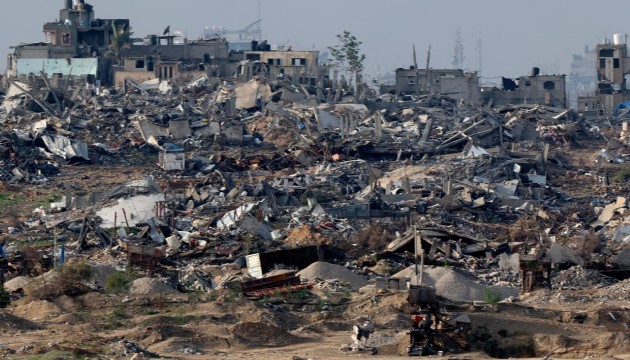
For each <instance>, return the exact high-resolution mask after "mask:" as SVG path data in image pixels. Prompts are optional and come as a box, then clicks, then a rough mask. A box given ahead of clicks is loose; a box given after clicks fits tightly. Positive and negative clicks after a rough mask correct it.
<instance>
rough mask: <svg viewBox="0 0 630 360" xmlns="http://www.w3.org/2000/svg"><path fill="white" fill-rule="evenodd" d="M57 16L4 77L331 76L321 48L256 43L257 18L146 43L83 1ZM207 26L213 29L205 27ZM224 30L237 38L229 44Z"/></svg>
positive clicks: (309, 79)
mask: <svg viewBox="0 0 630 360" xmlns="http://www.w3.org/2000/svg"><path fill="white" fill-rule="evenodd" d="M63 6H64V7H63V9H62V10H61V11H60V16H59V20H58V21H56V22H50V23H46V24H44V28H43V29H44V35H45V39H46V41H45V42H40V43H32V44H26V45H18V46H16V47H15V48H14V49H15V51H14V52H13V53H12V54H10V55H9V56H8V70H7V78H8V79H20V80H21V81H22V82H25V83H30V82H32V81H31V80H33V79H34V78H35V77H39V76H40V73H41V72H43V73H44V74H46V75H47V77H49V78H52V79H53V84H58V83H59V81H60V80H61V79H85V80H86V81H87V82H88V83H91V84H101V85H114V86H115V87H123V86H124V85H125V81H126V80H127V79H129V80H133V81H134V82H136V83H137V82H144V81H149V80H151V81H156V80H159V81H168V82H169V83H171V84H173V85H183V84H186V83H189V82H191V81H193V80H195V79H198V78H199V77H202V76H208V77H223V78H226V77H234V79H236V80H244V81H246V80H249V79H251V77H253V76H261V77H266V78H268V79H273V80H276V79H286V80H290V81H292V82H293V83H295V84H303V85H314V84H316V83H317V82H318V80H319V79H324V80H325V79H328V72H329V68H328V67H327V66H324V65H320V62H319V57H320V54H319V52H318V51H291V50H289V51H283V49H279V50H274V49H272V48H271V46H269V45H268V44H267V42H266V41H263V42H260V41H259V40H258V38H259V37H260V21H257V22H254V23H253V24H251V25H250V26H248V27H247V28H246V29H244V30H239V31H236V32H233V31H227V30H224V29H221V31H219V33H220V34H216V36H213V35H212V34H211V33H210V32H214V31H213V30H216V29H206V30H208V31H206V33H205V34H204V38H203V39H199V40H193V41H190V40H189V39H187V38H183V39H181V36H179V35H176V34H173V35H171V32H170V27H168V28H167V29H166V30H165V31H164V33H163V34H162V35H149V36H147V37H145V38H144V41H143V40H137V39H132V38H131V33H130V29H131V28H130V23H129V20H128V19H97V18H96V17H95V14H94V8H93V7H92V6H91V5H90V4H87V3H86V2H85V1H84V0H64V1H63ZM209 31H210V32H209ZM221 34H222V35H225V36H227V35H235V34H236V35H238V39H237V40H235V43H234V45H235V46H233V47H232V48H231V47H230V43H229V42H228V41H227V40H226V39H225V38H223V37H221Z"/></svg>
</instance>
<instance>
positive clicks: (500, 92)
mask: <svg viewBox="0 0 630 360" xmlns="http://www.w3.org/2000/svg"><path fill="white" fill-rule="evenodd" d="M481 100H482V101H483V102H484V103H489V102H490V101H491V102H492V104H493V105H496V106H501V105H509V104H539V105H547V106H554V107H559V108H564V107H566V106H567V96H566V76H565V75H545V74H540V69H539V68H537V67H534V68H532V72H531V74H529V75H524V76H521V77H519V78H517V79H516V80H514V79H510V78H505V77H504V78H502V86H501V88H498V87H484V88H483V89H482V91H481Z"/></svg>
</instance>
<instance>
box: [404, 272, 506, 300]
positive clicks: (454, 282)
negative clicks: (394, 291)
mask: <svg viewBox="0 0 630 360" xmlns="http://www.w3.org/2000/svg"><path fill="white" fill-rule="evenodd" d="M392 277H394V278H409V279H411V283H412V284H415V267H414V266H413V265H412V266H410V267H408V268H406V269H404V270H402V271H400V272H398V273H397V274H395V275H394V276H392ZM422 282H423V284H424V285H427V286H430V287H432V288H435V290H436V292H437V294H438V295H440V296H443V297H445V298H447V299H451V300H458V301H467V302H473V301H484V293H485V289H486V287H484V286H483V285H481V284H479V283H478V282H476V281H475V280H474V279H473V278H471V277H469V276H467V275H465V274H463V273H460V272H458V271H457V270H455V269H453V268H445V267H425V268H424V276H423V281H422ZM490 288H492V289H493V290H494V291H498V292H499V293H500V294H501V298H502V299H505V298H508V297H510V296H518V294H519V290H518V289H516V288H511V287H507V286H499V285H494V286H490Z"/></svg>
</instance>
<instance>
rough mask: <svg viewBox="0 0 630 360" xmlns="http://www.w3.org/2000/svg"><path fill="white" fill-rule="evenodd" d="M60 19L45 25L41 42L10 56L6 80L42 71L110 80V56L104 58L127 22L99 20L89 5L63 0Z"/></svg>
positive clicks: (54, 76) (53, 75) (50, 74)
mask: <svg viewBox="0 0 630 360" xmlns="http://www.w3.org/2000/svg"><path fill="white" fill-rule="evenodd" d="M63 6H64V7H63V8H62V9H61V11H60V12H59V19H58V20H57V21H55V22H49V23H46V24H44V27H43V31H44V38H45V40H44V41H43V42H37V43H31V44H24V45H18V46H15V47H14V52H13V53H12V54H9V56H8V61H7V64H8V66H7V79H14V78H18V79H21V80H22V81H28V79H27V78H28V77H29V76H33V75H35V76H39V75H40V73H41V72H43V73H44V74H46V75H47V76H48V77H51V78H52V79H61V78H66V77H70V78H83V77H85V78H87V79H88V80H89V81H94V80H100V81H103V82H105V83H107V82H108V80H109V79H110V77H111V72H110V69H111V66H112V64H113V60H114V59H113V57H110V56H106V53H107V51H108V49H111V48H112V44H113V43H114V41H115V37H116V34H115V29H116V28H129V20H128V19H98V18H96V17H95V13H94V8H93V7H92V5H90V4H88V3H85V1H83V0H64V2H63Z"/></svg>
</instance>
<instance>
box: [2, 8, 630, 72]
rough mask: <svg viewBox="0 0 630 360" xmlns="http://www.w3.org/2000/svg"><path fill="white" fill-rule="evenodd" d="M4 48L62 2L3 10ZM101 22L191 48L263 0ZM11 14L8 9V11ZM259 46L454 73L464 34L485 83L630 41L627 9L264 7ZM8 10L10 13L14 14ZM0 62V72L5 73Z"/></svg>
mask: <svg viewBox="0 0 630 360" xmlns="http://www.w3.org/2000/svg"><path fill="white" fill-rule="evenodd" d="M5 2H6V3H7V4H4V7H3V9H4V11H3V21H1V22H0V34H2V36H1V37H0V48H1V49H2V53H7V52H9V51H11V50H10V49H9V46H11V45H15V44H19V43H21V42H22V43H28V42H38V41H42V40H43V35H42V25H43V23H44V22H47V21H53V20H55V19H57V18H58V16H59V9H60V8H61V7H62V5H63V0H27V1H5ZM88 2H89V3H91V4H92V5H93V6H94V9H95V11H96V16H97V17H99V18H129V19H130V20H131V25H132V28H133V31H134V36H135V37H144V36H145V35H147V34H149V33H161V32H162V31H163V30H164V28H165V27H166V26H167V25H170V26H171V30H172V31H176V30H179V31H183V32H187V33H188V37H189V38H191V39H195V38H197V37H199V36H200V35H201V32H202V29H203V28H204V27H205V26H211V25H221V26H226V27H227V28H229V29H240V28H243V27H245V26H246V25H248V24H250V23H251V22H253V21H255V20H256V19H257V18H258V3H259V2H258V0H180V1H167V0H92V1H88ZM9 3H10V4H11V5H8V4H9ZM260 3H261V4H262V8H261V17H262V19H263V22H262V27H263V37H264V38H265V39H268V40H269V42H270V43H271V44H285V43H286V44H290V45H292V46H293V49H304V50H309V49H320V50H321V49H325V48H326V47H327V46H330V45H335V44H336V38H335V35H336V34H338V33H341V32H342V31H343V30H346V29H347V30H350V31H351V32H352V33H353V34H355V35H356V36H357V37H358V38H359V40H361V41H363V45H362V49H363V52H364V53H365V54H366V56H367V60H366V73H367V75H370V76H373V75H375V74H376V70H377V68H380V71H381V73H382V74H385V73H387V72H391V71H392V70H394V69H395V68H398V67H408V66H409V65H411V64H412V51H411V49H412V45H413V44H415V46H416V49H417V52H418V63H419V64H420V66H421V67H424V64H425V61H426V50H427V48H428V47H429V45H431V46H432V52H431V66H432V67H435V68H438V67H447V68H448V67H451V62H452V58H453V53H454V47H455V33H456V30H457V28H458V27H459V28H460V29H461V33H462V37H463V44H464V51H465V57H466V58H465V61H464V68H466V69H468V70H476V69H477V66H478V64H477V63H478V62H477V60H476V59H477V56H476V50H475V48H476V46H475V44H476V42H477V40H478V39H479V38H480V37H481V38H482V76H483V77H485V78H487V80H486V81H492V78H493V77H497V76H501V75H503V76H507V77H516V76H520V75H524V74H527V73H529V71H530V69H531V67H532V66H535V65H537V66H540V67H541V70H542V72H546V73H556V72H560V73H568V71H569V65H570V62H571V55H572V54H574V53H583V50H584V46H585V45H594V44H596V43H597V42H599V41H601V40H602V39H603V38H605V37H608V38H612V35H613V34H614V33H627V32H630V30H629V29H628V27H630V25H624V24H625V23H627V19H628V15H627V14H628V12H627V10H628V9H630V4H628V0H606V1H593V0H528V1H522V0H520V1H517V0H317V1H303V0H291V1H289V0H261V1H260ZM9 9H10V10H9ZM5 66H6V64H5V62H4V61H3V63H2V65H1V66H0V68H2V69H3V70H4V68H5Z"/></svg>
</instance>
